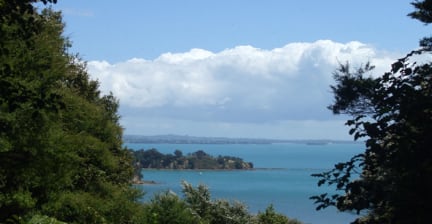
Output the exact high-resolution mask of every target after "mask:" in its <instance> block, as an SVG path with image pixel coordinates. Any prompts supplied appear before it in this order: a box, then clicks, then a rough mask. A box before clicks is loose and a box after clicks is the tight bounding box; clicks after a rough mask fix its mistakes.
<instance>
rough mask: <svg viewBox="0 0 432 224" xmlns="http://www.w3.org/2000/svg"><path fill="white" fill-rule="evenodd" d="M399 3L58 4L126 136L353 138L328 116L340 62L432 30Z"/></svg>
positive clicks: (356, 62)
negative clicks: (116, 105) (113, 100)
mask: <svg viewBox="0 0 432 224" xmlns="http://www.w3.org/2000/svg"><path fill="white" fill-rule="evenodd" d="M409 2H410V1H402V0H401V1H393V0H380V1H376V0H364V1H342V0H329V1H318V0H314V1H312V0H302V1H291V0H269V1H263V0H260V1H258V0H235V1H234V0H217V1H203V0H182V1H175V0H170V1H169V0H151V1H150V0H125V1H111V0H104V1H84V0H73V1H72V0H60V1H59V2H58V4H56V5H53V8H54V9H56V10H61V11H62V12H63V16H64V22H65V23H66V30H65V35H66V36H67V37H69V38H70V40H71V41H72V43H73V46H72V48H71V49H70V51H71V52H72V53H78V54H79V55H80V57H81V58H82V59H83V60H85V61H87V69H88V72H89V73H90V75H91V77H92V79H97V80H98V81H99V82H100V88H101V90H102V92H103V93H109V92H112V93H113V94H114V95H115V96H116V97H117V98H118V99H119V101H120V111H119V113H120V115H121V125H122V126H123V127H124V128H125V134H142V135H159V134H176V135H190V136H210V137H248V138H275V139H337V140H351V139H352V137H351V136H349V135H348V128H347V127H346V126H345V125H344V123H345V120H346V119H347V117H344V116H336V115H333V114H332V113H331V112H330V111H329V110H328V109H326V107H327V106H328V105H330V104H331V103H332V101H333V98H332V94H331V92H330V87H329V86H330V85H331V84H333V78H332V73H333V71H334V70H335V69H336V68H337V66H338V64H339V63H345V62H346V61H349V62H350V64H351V65H353V66H354V67H355V66H357V67H358V66H361V64H364V63H366V62H367V61H370V62H371V63H372V64H374V65H375V66H376V69H375V71H373V73H371V74H370V75H372V76H378V75H381V74H383V73H384V72H386V71H388V70H389V68H390V64H391V63H392V62H393V61H394V60H396V59H398V58H400V57H402V56H403V55H405V54H406V53H407V52H409V51H410V50H412V49H415V48H417V46H418V40H419V39H420V38H422V37H424V36H429V35H430V33H429V32H428V31H429V27H427V26H425V25H424V24H422V23H420V22H418V21H415V20H413V19H410V18H409V17H407V16H406V15H407V14H408V13H409V12H411V11H412V10H413V8H412V6H411V5H410V3H409Z"/></svg>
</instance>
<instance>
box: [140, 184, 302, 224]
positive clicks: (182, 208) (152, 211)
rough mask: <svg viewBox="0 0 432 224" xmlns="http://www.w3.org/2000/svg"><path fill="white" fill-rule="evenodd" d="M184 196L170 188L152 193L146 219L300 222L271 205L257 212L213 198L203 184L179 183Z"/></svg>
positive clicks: (210, 223) (212, 222) (229, 223)
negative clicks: (153, 194)
mask: <svg viewBox="0 0 432 224" xmlns="http://www.w3.org/2000/svg"><path fill="white" fill-rule="evenodd" d="M182 186H183V194H184V197H183V198H180V197H179V196H177V195H176V194H175V193H173V192H170V191H168V192H165V193H161V194H157V195H155V197H154V198H153V199H152V200H151V201H150V203H148V204H146V205H145V206H146V212H145V214H146V216H145V217H146V218H145V221H146V223H179V224H180V223H192V224H193V223H200V224H201V223H205V224H220V223H224V224H245V223H249V224H301V222H300V221H298V220H295V219H289V218H287V217H286V216H284V215H282V214H280V213H277V212H276V211H275V209H274V208H273V206H269V207H268V208H267V209H266V211H265V212H263V213H261V212H259V213H258V214H257V215H254V214H250V213H249V212H248V210H247V207H246V206H245V205H244V204H242V203H240V202H236V201H234V202H231V201H227V200H221V199H216V200H215V199H212V198H211V194H210V191H209V189H208V188H207V187H206V186H204V185H198V186H197V187H194V186H192V185H191V184H189V183H187V182H183V183H182Z"/></svg>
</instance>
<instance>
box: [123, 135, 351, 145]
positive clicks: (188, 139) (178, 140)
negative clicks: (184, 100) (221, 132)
mask: <svg viewBox="0 0 432 224" xmlns="http://www.w3.org/2000/svg"><path fill="white" fill-rule="evenodd" d="M123 141H124V142H125V143H153V144H274V143H298V144H308V145H326V144H353V143H359V142H354V141H343V140H328V139H311V140H280V139H265V138H227V137H197V136H189V135H150V136H149V135H124V136H123Z"/></svg>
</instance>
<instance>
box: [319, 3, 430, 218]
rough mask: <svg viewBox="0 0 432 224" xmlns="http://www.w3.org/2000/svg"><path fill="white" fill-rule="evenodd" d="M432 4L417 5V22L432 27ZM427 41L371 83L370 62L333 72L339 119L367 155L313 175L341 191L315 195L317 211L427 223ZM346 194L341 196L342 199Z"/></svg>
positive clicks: (428, 100) (428, 134)
mask: <svg viewBox="0 0 432 224" xmlns="http://www.w3.org/2000/svg"><path fill="white" fill-rule="evenodd" d="M431 2H432V1H421V2H415V3H413V5H414V6H415V7H416V9H417V11H415V12H413V13H411V14H410V16H412V17H413V18H416V19H419V20H421V21H422V22H425V23H430V21H429V17H430V15H431V13H432V11H431V9H432V8H431V7H430V6H431ZM429 41H430V40H428V39H427V38H425V39H423V40H422V41H421V48H420V49H418V50H414V51H412V52H410V53H409V54H407V55H406V56H405V57H403V58H401V59H399V60H397V61H396V62H394V63H393V64H392V66H391V71H390V72H387V73H385V74H384V75H383V76H381V77H377V78H373V77H365V76H366V75H367V74H369V72H370V71H371V69H372V68H373V67H372V66H370V65H369V64H366V65H365V66H362V67H361V68H359V69H357V70H355V71H351V70H350V67H349V65H348V64H346V65H340V68H339V69H338V70H336V72H335V80H336V85H334V86H332V87H331V88H332V90H333V93H334V95H335V102H334V104H333V105H331V106H330V107H329V108H330V109H332V110H333V112H334V113H335V114H339V113H344V114H348V115H351V116H352V119H350V120H348V121H347V122H346V125H348V126H350V127H351V130H350V134H352V135H353V136H354V139H356V140H357V139H362V140H365V146H366V149H365V151H364V153H361V154H359V155H356V156H354V157H353V158H352V159H351V160H350V161H348V162H345V163H338V164H336V165H335V167H334V169H333V170H331V171H328V172H324V173H321V174H315V175H314V176H316V177H319V178H321V179H320V180H319V182H318V185H319V186H320V185H323V184H328V185H336V190H337V192H339V193H336V194H333V195H329V194H327V193H325V194H322V195H317V196H313V197H312V199H314V200H315V202H316V203H317V204H318V207H317V209H318V210H319V209H322V208H325V207H328V206H335V207H336V208H337V209H339V210H340V211H355V212H356V213H357V214H361V216H360V218H358V219H357V220H355V222H354V223H427V222H428V220H429V214H428V213H429V209H428V207H429V206H428V205H429V204H430V202H431V201H432V192H431V190H430V189H432V182H431V181H430V180H431V178H432V150H431V149H430V146H431V145H432V138H431V136H432V63H431V62H425V63H417V62H416V61H417V60H419V59H422V58H427V57H429V56H430V53H431V48H430V47H429V46H432V45H431V44H430V42H429ZM340 192H342V193H340Z"/></svg>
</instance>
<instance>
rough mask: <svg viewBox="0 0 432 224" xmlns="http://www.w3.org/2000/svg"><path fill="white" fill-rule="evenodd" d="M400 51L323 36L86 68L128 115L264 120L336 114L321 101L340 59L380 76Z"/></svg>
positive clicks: (99, 63)
mask: <svg viewBox="0 0 432 224" xmlns="http://www.w3.org/2000/svg"><path fill="white" fill-rule="evenodd" d="M398 56H400V55H393V54H390V53H386V52H379V51H377V50H376V49H374V48H373V47H372V46H370V45H367V44H363V43H360V42H355V41H354V42H349V43H337V42H333V41H330V40H320V41H316V42H313V43H291V44H287V45H285V46H283V47H281V48H275V49H271V50H265V49H259V48H254V47H252V46H237V47H234V48H231V49H225V50H223V51H221V52H216V53H214V52H210V51H206V50H203V49H192V50H190V51H189V52H184V53H166V54H162V55H161V56H160V57H158V58H156V59H154V60H145V59H137V58H134V59H130V60H128V61H124V62H119V63H114V64H110V63H108V62H105V61H90V62H88V69H89V73H90V74H91V75H92V77H93V78H95V79H98V80H99V81H100V82H101V88H102V90H103V91H104V92H109V91H112V92H113V93H114V95H115V96H117V97H118V98H119V99H120V102H121V106H122V107H123V108H126V109H124V110H123V111H122V113H123V114H122V115H123V117H125V119H127V118H128V113H129V112H128V111H131V110H135V111H139V113H140V115H141V116H146V117H149V116H150V117H158V118H166V119H178V120H189V121H195V122H208V121H212V122H222V123H223V122H229V123H232V122H240V123H241V122H243V123H267V124H268V123H272V122H281V121H286V120H308V121H310V120H329V119H333V118H331V115H330V112H329V111H327V110H326V106H327V105H328V104H330V103H331V102H332V97H331V93H330V91H329V85H330V84H331V83H332V81H333V79H332V72H333V71H334V70H335V68H337V66H338V63H345V61H349V62H350V64H352V65H354V66H360V65H361V64H364V63H366V62H367V61H371V63H372V64H374V65H376V66H377V68H376V71H375V73H376V74H379V75H380V74H382V73H383V72H385V71H388V68H389V66H390V64H391V62H393V61H394V60H395V59H397V57H398ZM137 113H138V112H137ZM243 126H244V127H246V126H247V125H246V126H245V125H243Z"/></svg>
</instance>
